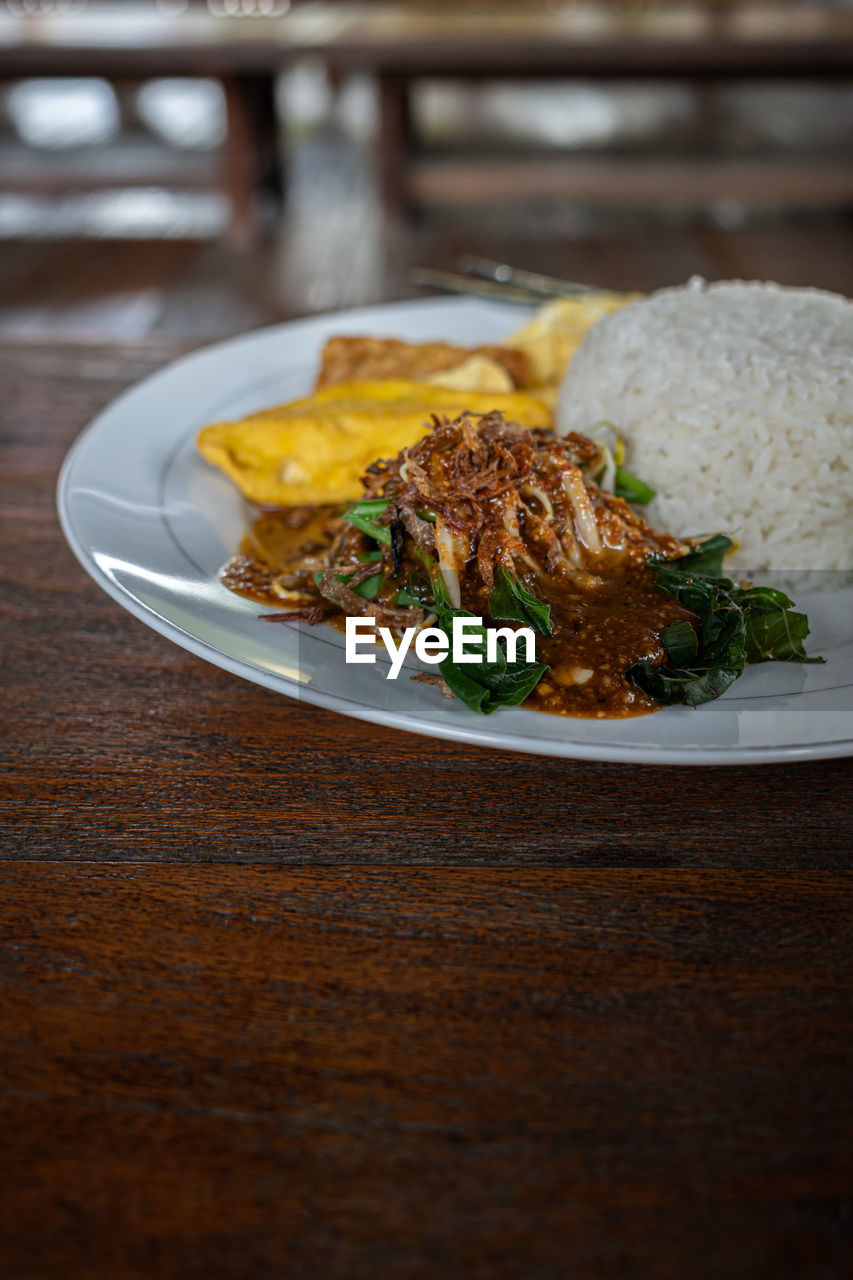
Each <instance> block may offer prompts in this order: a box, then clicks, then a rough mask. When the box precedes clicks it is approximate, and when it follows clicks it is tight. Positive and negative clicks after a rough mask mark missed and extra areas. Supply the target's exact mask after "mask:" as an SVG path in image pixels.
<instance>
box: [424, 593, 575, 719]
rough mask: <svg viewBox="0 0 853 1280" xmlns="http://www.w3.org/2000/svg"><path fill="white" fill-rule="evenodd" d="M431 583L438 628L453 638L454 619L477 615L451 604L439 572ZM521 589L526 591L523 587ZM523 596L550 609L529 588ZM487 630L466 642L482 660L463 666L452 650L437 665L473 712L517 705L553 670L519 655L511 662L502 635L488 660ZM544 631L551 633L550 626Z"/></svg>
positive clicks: (475, 631) (480, 629) (469, 650)
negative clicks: (508, 659) (454, 659)
mask: <svg viewBox="0 0 853 1280" xmlns="http://www.w3.org/2000/svg"><path fill="white" fill-rule="evenodd" d="M432 586H433V594H434V599H435V604H434V606H433V608H434V609H435V612H436V613H437V614H438V623H439V628H440V629H441V630H442V631H444V633H445V635H446V636H447V637H448V641H450V640H451V637H452V632H453V619H454V618H473V617H475V616H476V615H475V614H473V613H469V612H468V610H467V609H458V608H456V607H455V606H454V605H452V604H451V603H450V600H449V599H448V596H447V591H446V589H445V586H444V583H443V581H442V579H441V575H440V574H439V573H438V572H435V573H433V575H432ZM521 590H522V591H523V588H521ZM524 595H525V596H527V597H528V599H529V600H531V601H533V603H534V604H535V605H538V606H539V607H540V608H545V609H547V607H548V606H547V605H541V603H540V601H538V600H536V598H535V597H534V596H530V595H529V594H528V593H527V592H526V591H525V592H524ZM512 616H514V615H512ZM529 625H531V626H533V625H534V624H533V623H530V624H529ZM487 630H488V629H487V628H486V627H485V626H483V625H480V626H479V627H475V628H472V629H471V632H470V636H469V638H468V640H467V641H466V645H465V649H466V653H470V654H472V655H473V654H478V655H480V656H481V657H482V661H481V662H478V663H471V664H470V665H469V664H468V663H465V664H464V665H462V664H459V663H456V662H454V661H453V658H452V653H448V655H447V657H446V658H443V659H442V661H441V662H440V663H439V664H438V669H439V671H440V672H441V674H442V677H443V678H444V680H445V683H446V684H447V686H448V688H449V689H450V690H451V691H452V692H453V693H455V694H456V696H457V698H459V699H460V700H461V701H462V702H464V703H465V705H466V706H467V707H470V708H471V710H472V711H477V712H479V713H480V714H481V715H486V716H487V715H491V713H492V712H493V711H497V709H498V707H515V706H518V704H519V703H521V702H523V701H524V699H525V698H526V697H527V695H528V694H529V693H531V692H532V691H533V689H535V687H536V685H537V684H538V683H539V681H540V680H541V679H542V677H543V676H544V675H545V673H546V672H547V671H549V670H550V668H549V667H548V666H547V665H546V664H545V663H544V662H528V661H527V660H526V659H521V658H516V660H515V662H508V661H507V656H506V643H505V641H504V639H503V637H502V636H499V637H498V642H497V646H496V657H495V661H494V662H487V661H486V653H487V649H486V636H487ZM543 634H546V635H550V634H551V633H550V629H549V630H548V631H547V632H545V633H543Z"/></svg>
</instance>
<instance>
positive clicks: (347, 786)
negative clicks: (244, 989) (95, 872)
mask: <svg viewBox="0 0 853 1280" xmlns="http://www.w3.org/2000/svg"><path fill="white" fill-rule="evenodd" d="M176 351H177V348H175V347H174V346H173V345H171V344H162V343H156V342H152V343H150V344H148V347H147V348H145V347H144V346H142V345H138V346H136V347H134V348H133V349H131V350H122V349H113V350H111V351H106V350H103V349H98V348H87V347H78V348H76V349H67V348H66V349H59V348H48V349H46V350H40V349H33V348H26V347H23V346H22V347H18V348H10V349H8V350H7V352H6V354H5V356H4V358H3V364H2V371H3V385H4V422H5V427H4V437H3V460H2V475H3V479H4V487H5V489H6V493H5V496H4V501H3V506H2V513H1V514H0V538H2V546H3V555H2V563H0V588H2V606H0V607H2V618H3V643H4V658H3V663H2V665H0V689H2V694H3V700H4V706H5V715H6V717H7V723H8V724H9V725H11V726H12V727H13V731H12V732H11V733H10V734H8V735H6V737H5V739H4V742H3V745H2V747H0V759H2V760H3V762H4V767H3V775H2V786H3V797H4V798H3V801H2V810H0V817H2V823H3V827H2V830H3V845H4V852H5V853H6V855H7V856H9V857H21V858H48V859H49V858H53V857H56V856H57V855H58V854H61V855H62V856H63V857H65V858H76V859H121V858H143V859H152V860H160V859H167V860H176V861H181V860H198V859H202V860H210V861H215V862H228V861H239V860H246V859H248V860H251V859H255V860H271V861H281V860H282V859H284V860H287V861H291V862H297V863H299V862H306V863H308V862H314V863H337V862H340V861H353V862H355V863H358V864H359V865H365V864H370V863H388V862H396V863H412V864H422V863H429V862H440V863H488V864H501V863H523V862H535V863H539V864H556V865H565V864H567V863H573V864H580V865H593V866H612V865H619V866H623V865H635V866H649V867H659V866H688V865H703V866H707V865H712V866H718V867H719V866H731V867H765V866H767V865H768V863H770V864H771V865H774V866H778V867H834V866H840V865H844V864H846V863H847V861H848V859H849V855H850V851H851V835H850V832H851V788H850V780H851V776H853V770H852V769H851V762H850V761H849V760H835V761H824V762H819V763H816V764H808V765H789V766H782V767H776V768H762V769H760V770H759V771H758V772H755V771H754V770H753V769H748V768H742V769H731V768H727V769H724V770H722V771H720V770H716V769H713V768H705V769H677V768H676V769H666V770H663V769H658V768H654V767H648V766H646V767H640V766H627V765H610V764H595V763H593V764H591V763H584V762H574V761H564V760H552V759H546V758H537V757H523V756H518V755H512V754H504V753H497V752H492V751H487V750H482V749H479V748H475V747H469V746H465V745H461V744H449V743H441V742H435V741H431V740H427V739H424V738H421V737H418V736H414V735H409V734H404V733H400V732H396V731H394V730H386V729H382V728H378V727H374V726H369V725H365V724H363V723H361V722H359V721H355V720H350V719H347V718H344V717H341V716H338V715H335V714H333V713H330V712H325V711H321V710H319V709H317V708H314V707H310V706H305V705H303V704H299V703H296V702H294V701H292V700H290V699H287V698H282V697H280V696H278V695H276V694H273V693H271V692H270V691H267V690H264V689H261V688H259V687H256V686H254V685H252V684H249V683H246V682H244V681H241V680H239V679H237V678H235V677H233V676H231V675H228V674H227V673H225V672H222V671H220V670H218V669H217V668H214V667H211V666H209V665H208V664H206V663H204V662H203V661H201V660H200V659H197V658H195V657H193V656H191V655H189V654H187V653H186V652H184V651H183V650H181V649H179V648H177V647H175V646H174V645H173V644H171V643H170V642H169V641H167V640H165V639H164V638H162V637H160V636H158V635H156V634H154V633H153V632H151V631H150V630H148V628H146V627H145V626H144V625H143V624H142V623H140V622H139V621H137V620H136V619H134V618H132V617H131V616H130V615H128V614H127V613H125V612H124V611H123V610H121V609H120V608H119V607H118V606H117V605H116V604H115V603H114V602H113V601H112V600H110V599H109V598H108V597H107V596H105V595H104V594H103V593H102V592H101V591H100V590H99V589H98V588H97V587H96V586H95V585H94V584H93V583H92V582H91V581H90V580H89V578H88V577H87V576H86V575H85V573H84V572H83V571H82V569H80V568H79V567H78V566H77V564H76V562H75V561H74V559H73V557H72V555H71V553H70V551H69V550H68V549H67V547H66V546H65V544H64V542H63V539H62V535H61V532H60V530H59V527H58V522H57V519H56V516H55V513H54V493H53V490H54V485H55V479H56V474H57V471H58V468H59V465H60V462H61V459H62V456H63V454H64V452H65V451H66V449H67V448H68V446H69V445H70V443H71V441H72V440H73V438H74V436H75V434H76V433H77V431H78V430H79V429H80V428H81V427H82V426H83V425H85V423H86V421H87V420H88V419H89V417H90V416H91V415H92V414H93V413H94V412H95V411H96V410H97V408H98V407H100V406H101V405H102V404H103V403H104V402H105V401H107V400H109V399H110V398H112V397H113V396H114V395H115V394H116V393H117V392H118V391H119V390H120V389H121V388H122V387H123V386H124V385H125V384H126V383H127V382H128V381H130V380H132V379H134V378H137V377H139V376H141V375H142V374H143V373H144V372H146V371H148V370H150V369H152V368H155V367H157V366H159V365H160V364H161V363H162V362H163V361H164V359H165V358H166V356H167V355H173V354H175V352H176ZM734 815H737V816H736V820H735V818H734Z"/></svg>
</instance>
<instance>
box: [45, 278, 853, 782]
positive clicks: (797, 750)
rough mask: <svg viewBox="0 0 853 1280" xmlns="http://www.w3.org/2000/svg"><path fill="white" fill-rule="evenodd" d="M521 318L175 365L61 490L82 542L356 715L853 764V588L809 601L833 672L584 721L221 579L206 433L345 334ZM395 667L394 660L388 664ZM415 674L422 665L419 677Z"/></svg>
mask: <svg viewBox="0 0 853 1280" xmlns="http://www.w3.org/2000/svg"><path fill="white" fill-rule="evenodd" d="M519 315H520V313H519V309H518V308H517V307H508V306H502V305H497V304H494V303H487V302H482V301H478V300H472V299H466V298H453V299H448V300H446V299H429V300H426V301H421V302H413V303H398V304H394V305H390V306H384V307H372V308H366V309H363V310H360V311H351V312H347V313H344V314H337V315H333V316H328V317H321V318H318V319H312V320H305V321H298V322H293V323H289V324H283V325H277V326H275V327H274V328H270V329H264V330H260V331H258V332H256V333H250V334H246V335H244V336H243V337H240V338H235V339H231V340H229V341H227V342H220V343H217V344H216V345H214V346H211V347H208V348H206V349H204V350H203V351H198V352H195V353H194V354H192V355H190V356H186V357H184V358H183V359H181V360H178V361H176V362H175V363H174V364H172V365H170V366H169V367H168V368H166V369H164V370H162V371H161V372H160V373H157V374H155V375H154V376H153V377H151V378H148V379H146V380H145V381H144V382H142V383H140V384H139V385H138V386H136V387H134V388H132V389H131V390H130V391H128V392H126V393H125V394H124V395H123V396H121V397H120V398H119V399H118V400H116V401H115V402H114V403H113V404H112V405H110V406H109V407H108V408H107V409H106V410H104V412H103V413H101V414H100V415H99V416H98V417H97V418H96V419H95V421H94V422H93V423H92V424H91V425H90V426H89V428H88V429H87V430H86V431H85V432H84V433H83V435H82V436H81V437H80V439H79V440H78V441H77V443H76V444H75V445H74V447H73V449H72V450H71V452H70V454H69V455H68V458H67V459H66V461H65V465H64V466H63V469H62V473H61V475H60V478H59V487H58V505H59V514H60V519H61V522H62V527H63V530H64V532H65V535H66V537H67V539H68V541H69V543H70V545H71V547H72V549H73V550H74V552H75V554H76V556H77V558H78V559H79V560H80V562H81V564H82V565H83V567H84V568H85V569H86V570H87V571H88V572H89V573H90V574H91V576H92V577H93V578H94V579H95V581H96V582H97V583H98V584H99V585H100V586H101V587H103V589H104V590H105V591H107V592H108V593H109V594H110V595H111V596H112V597H113V598H114V599H115V600H117V601H118V602H119V604H121V605H123V606H124V607H125V608H126V609H128V610H129V611H130V612H131V613H133V614H135V615H136V616H137V617H138V618H140V619H142V621H143V622H146V623H147V624H148V625H149V626H151V627H153V628H154V629H155V630H156V631H159V632H160V633H161V634H163V635H165V636H167V637H168V638H169V639H171V640H173V641H175V643H177V644H179V645H181V646H183V647H184V648H185V649H189V650H190V651H191V652H192V653H195V654H197V655H198V656H199V657H202V658H205V659H206V660H207V661H208V662H212V663H214V664H215V665H216V666H219V667H223V668H224V669H226V670H228V671H231V672H233V673H234V674H235V675H239V676H243V677H245V678H246V679H248V680H253V681H255V682H256V683H258V684H262V685H265V686H267V687H268V688H271V689H274V690H276V691H278V692H280V693H285V694H288V695H289V696H290V697H295V698H300V699H302V700H304V701H306V702H311V703H316V704H317V705H319V706H323V707H327V708H329V709H331V710H333V711H337V712H340V713H342V714H344V715H351V716H355V717H358V718H359V719H363V720H368V721H373V722H375V723H379V724H385V725H390V726H392V727H394V728H398V729H408V730H411V731H414V732H417V733H424V734H429V735H432V736H434V737H440V738H449V739H457V740H461V741H465V742H472V743H477V744H480V745H482V746H490V747H500V748H505V749H509V750H517V751H530V752H537V753H542V754H547V755H557V756H570V757H577V758H584V759H590V760H623V761H629V762H634V763H649V764H655V763H661V764H663V763H668V764H709V763H711V764H738V763H740V764H742V763H758V762H768V761H779V760H804V759H815V758H820V757H825V756H836V755H846V754H851V753H853V637H851V634H850V633H851V627H850V618H851V616H853V591H851V589H850V588H847V589H845V590H843V591H838V592H833V593H814V594H811V595H808V596H803V597H801V598H798V599H797V606H798V608H800V609H802V610H803V611H805V612H806V613H808V615H809V619H810V621H811V627H812V635H811V637H810V640H809V650H810V652H812V653H815V654H822V655H823V656H824V657H825V658H826V659H827V661H826V663H825V664H824V665H822V666H798V665H794V664H783V665H775V664H774V665H767V666H758V667H750V668H747V670H746V672H745V674H744V675H743V676H742V677H741V679H740V680H738V682H737V684H736V685H735V686H734V687H733V689H732V690H730V691H729V693H727V694H725V695H724V696H723V697H722V698H721V699H719V700H718V701H717V702H714V703H711V704H708V705H706V706H704V707H702V708H700V709H699V710H695V711H694V710H691V709H689V708H685V707H672V708H666V709H664V710H662V711H659V712H657V713H655V714H654V715H651V716H642V717H639V718H635V719H630V720H603V721H592V720H577V719H570V718H566V717H558V716H547V715H542V714H538V713H536V712H532V711H525V710H522V709H520V708H504V709H501V710H499V711H497V712H496V713H495V714H494V715H493V716H490V717H479V716H476V715H475V714H474V713H472V712H470V711H469V710H468V709H467V708H466V707H464V706H463V705H461V704H460V703H458V702H449V701H447V700H446V699H444V698H443V697H442V696H441V694H440V692H439V691H438V690H437V689H436V688H435V687H434V686H432V685H425V684H421V683H417V682H413V681H411V680H409V679H405V678H404V676H403V674H401V676H400V678H399V679H398V680H396V681H391V680H387V679H386V678H385V673H386V670H387V662H383V660H382V657H379V656H378V659H377V662H376V664H375V665H364V666H361V665H360V666H352V665H347V664H346V663H345V662H344V657H343V638H342V637H341V636H340V635H339V634H338V633H336V632H335V631H333V630H331V628H329V627H326V626H321V627H317V628H311V627H308V626H305V625H304V624H301V623H295V624H288V625H285V626H270V625H269V624H266V623H262V622H259V621H258V617H257V615H258V612H259V607H258V606H257V605H255V604H253V603H252V602H251V601H249V600H244V599H242V598H240V597H238V596H235V595H233V594H232V593H231V592H229V591H227V590H226V589H225V588H224V587H223V586H221V584H220V583H219V581H218V579H217V571H218V570H219V568H220V566H221V565H222V563H223V562H224V561H225V560H226V559H227V558H228V556H230V555H231V554H232V553H233V551H234V549H235V548H236V546H237V544H238V542H239V539H240V536H241V534H242V532H243V530H244V529H245V527H246V524H247V522H248V520H249V518H250V513H249V511H248V509H247V508H246V506H245V504H244V503H243V501H242V500H241V498H240V497H239V495H238V494H237V493H236V491H235V489H234V487H233V486H232V485H231V484H230V483H229V481H228V480H226V479H225V477H224V476H222V475H220V474H219V473H217V472H215V471H214V470H213V469H212V468H211V467H209V466H208V465H207V464H206V463H205V462H204V461H203V460H202V459H201V458H200V457H199V456H198V454H197V453H196V449H195V443H194V441H195V436H196V433H197V432H198V431H199V429H200V428H201V427H202V426H204V425H205V424H206V423H208V422H211V421H213V420H215V419H222V418H228V417H237V416H240V415H242V414H246V413H250V412H252V411H254V410H256V409H260V408H263V407H265V406H267V405H270V404H275V403H279V402H283V401H285V400H290V399H293V398H295V397H296V396H299V395H303V394H305V393H306V392H307V391H308V390H310V387H311V385H312V381H313V377H314V372H315V369H316V361H317V355H318V352H319V350H320V347H321V346H322V343H323V342H324V340H325V339H326V338H327V337H328V336H330V335H331V334H333V333H372V334H376V335H380V336H384V335H387V336H392V335H393V336H397V337H402V338H404V339H407V340H409V341H415V342H418V341H429V340H433V339H435V340H439V339H445V340H449V341H457V342H460V343H465V342H468V343H470V342H472V341H476V342H480V343H488V342H497V341H500V340H501V338H502V337H504V336H505V335H506V334H507V333H508V332H510V331H511V330H512V329H513V328H515V327H517V326H518V324H519ZM382 656H383V657H384V654H383V655H382ZM411 666H412V670H413V671H414V670H415V669H416V667H415V664H414V663H411Z"/></svg>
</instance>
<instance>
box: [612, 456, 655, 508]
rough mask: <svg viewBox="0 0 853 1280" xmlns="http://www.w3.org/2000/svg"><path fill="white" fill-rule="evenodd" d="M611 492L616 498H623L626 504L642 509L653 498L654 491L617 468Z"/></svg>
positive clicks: (641, 481) (629, 473)
mask: <svg viewBox="0 0 853 1280" xmlns="http://www.w3.org/2000/svg"><path fill="white" fill-rule="evenodd" d="M613 492H614V493H615V494H616V497H617V498H624V499H625V501H626V502H633V503H635V505H636V506H638V507H644V506H645V505H646V504H647V503H649V502H651V500H652V498H653V497H654V496H655V491H654V489H651V488H650V487H649V486H648V485H647V484H646V483H645V482H644V481H643V480H638V479H637V477H636V476H632V475H631V472H630V471H626V470H625V468H624V467H619V466H617V468H616V472H615V474H614V477H613Z"/></svg>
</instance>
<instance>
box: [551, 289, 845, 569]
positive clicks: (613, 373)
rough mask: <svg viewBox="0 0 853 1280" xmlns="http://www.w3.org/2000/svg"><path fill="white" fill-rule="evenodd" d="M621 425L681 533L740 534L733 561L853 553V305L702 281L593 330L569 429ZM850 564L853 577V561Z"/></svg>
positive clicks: (816, 559)
mask: <svg viewBox="0 0 853 1280" xmlns="http://www.w3.org/2000/svg"><path fill="white" fill-rule="evenodd" d="M601 422H608V423H610V424H611V425H612V426H613V427H614V428H615V430H616V432H617V434H618V435H620V436H621V437H622V438H623V440H624V442H625V450H626V453H625V466H626V467H627V468H628V470H629V471H631V472H633V473H634V474H635V475H637V476H639V477H640V478H641V479H643V480H645V481H646V482H647V483H648V484H650V485H651V486H652V487H653V488H654V489H656V490H657V497H656V498H655V500H654V502H653V503H652V504H650V506H649V507H647V508H646V512H645V514H646V515H647V517H648V519H649V520H650V521H651V523H652V524H654V525H656V527H658V528H660V529H666V530H669V531H670V532H672V533H675V534H682V535H689V534H695V535H700V534H707V533H716V532H721V533H728V534H730V535H731V536H733V537H734V538H736V540H737V542H738V544H739V548H738V552H737V555H736V557H732V559H731V560H730V561H728V562H727V568H730V567H731V568H736V569H740V570H741V571H747V572H753V571H756V572H758V571H761V570H767V569H777V570H782V571H785V572H789V571H791V570H830V569H831V570H839V569H844V570H849V569H850V568H851V567H853V303H851V302H849V301H848V300H847V299H845V298H842V297H840V296H839V295H837V294H833V293H825V292H822V291H820V290H817V289H789V288H782V287H780V286H778V285H775V284H751V283H750V284H747V283H743V282H736V281H732V282H728V281H727V282H721V283H719V284H713V285H706V284H705V283H704V282H703V281H701V280H696V281H691V282H690V283H689V284H688V285H685V286H683V287H681V288H677V289H665V290H662V291H661V292H659V293H657V294H654V295H652V296H651V297H650V298H647V299H645V300H643V301H641V302H635V303H633V304H632V305H631V306H629V307H627V308H626V309H625V310H624V311H620V312H618V313H617V314H616V315H614V316H610V317H607V318H606V319H604V320H601V321H599V323H598V324H597V325H596V326H595V328H593V329H592V330H590V332H589V333H588V334H587V336H586V337H585V338H584V340H583V342H582V343H581V345H580V347H579V348H578V351H577V352H576V354H575V356H574V359H573V360H572V363H571V364H570V366H569V369H568V372H567V374H566V377H565V380H564V382H563V385H562V388H561V391H560V396H559V401H558V406H557V430H558V431H559V432H560V433H561V434H565V433H566V432H567V431H580V432H582V433H584V434H586V435H593V436H594V435H595V434H596V431H595V427H596V424H598V423H601ZM845 576H846V575H845Z"/></svg>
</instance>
